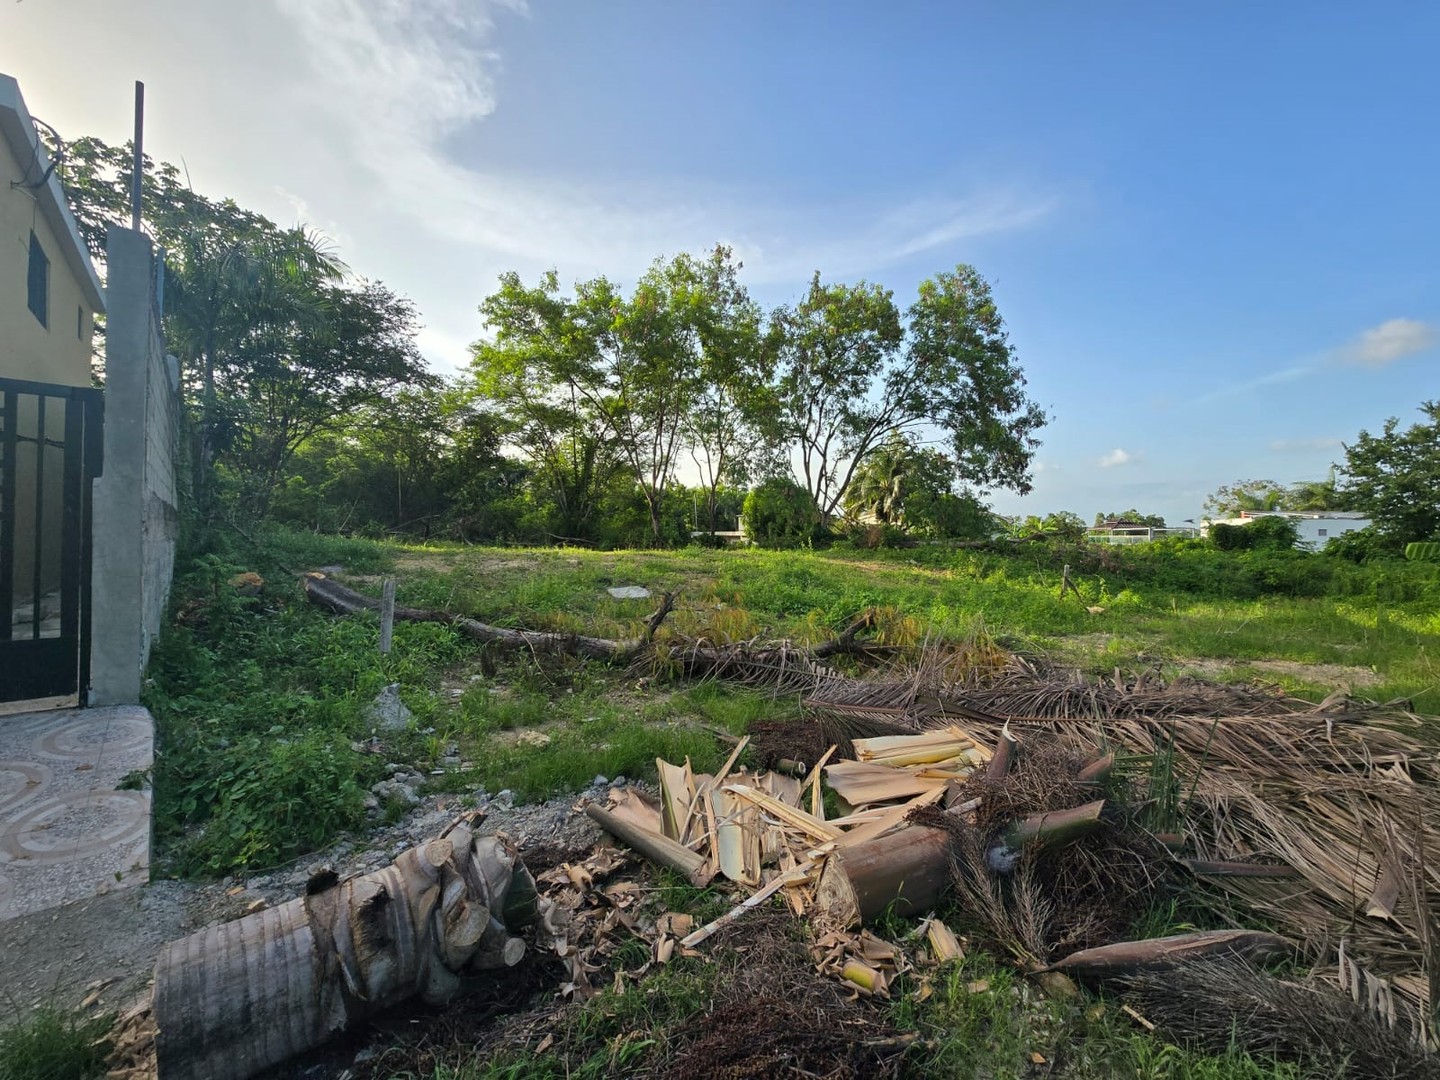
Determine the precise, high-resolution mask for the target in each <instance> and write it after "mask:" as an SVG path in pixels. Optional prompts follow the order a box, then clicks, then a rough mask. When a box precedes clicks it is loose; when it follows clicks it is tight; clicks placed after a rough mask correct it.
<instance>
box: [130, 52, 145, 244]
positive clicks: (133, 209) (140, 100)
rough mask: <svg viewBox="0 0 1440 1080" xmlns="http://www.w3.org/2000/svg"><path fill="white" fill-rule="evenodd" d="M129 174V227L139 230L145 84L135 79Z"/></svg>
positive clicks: (143, 150) (142, 172)
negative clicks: (132, 147)
mask: <svg viewBox="0 0 1440 1080" xmlns="http://www.w3.org/2000/svg"><path fill="white" fill-rule="evenodd" d="M132 170H133V171H132V172H131V176H130V227H131V228H132V229H134V230H135V231H136V232H139V231H140V181H141V178H142V177H144V175H145V84H144V83H143V82H141V81H140V80H139V79H136V80H135V163H134V165H133V166H132Z"/></svg>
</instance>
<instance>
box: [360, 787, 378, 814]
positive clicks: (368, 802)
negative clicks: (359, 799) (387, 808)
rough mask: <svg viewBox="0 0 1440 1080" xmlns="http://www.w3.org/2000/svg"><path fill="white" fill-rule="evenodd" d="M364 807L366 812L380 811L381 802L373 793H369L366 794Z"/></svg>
mask: <svg viewBox="0 0 1440 1080" xmlns="http://www.w3.org/2000/svg"><path fill="white" fill-rule="evenodd" d="M364 805H365V809H366V810H379V809H380V800H379V799H377V798H376V797H375V796H374V794H373V793H371V792H368V791H367V792H366V793H365V801H364Z"/></svg>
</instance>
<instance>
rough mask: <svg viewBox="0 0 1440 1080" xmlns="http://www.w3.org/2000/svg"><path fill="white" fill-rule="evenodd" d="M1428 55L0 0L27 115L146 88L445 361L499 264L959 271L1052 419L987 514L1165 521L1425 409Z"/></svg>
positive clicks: (1434, 12)
mask: <svg viewBox="0 0 1440 1080" xmlns="http://www.w3.org/2000/svg"><path fill="white" fill-rule="evenodd" d="M122 8H123V10H122ZM181 41H183V42H184V43H185V47H184V48H177V47H176V42H181ZM1437 41H1440V6H1437V5H1427V4H1421V3H1404V4H1386V3H1375V4H1369V5H1364V6H1361V5H1356V4H1326V3H1314V2H1307V3H1303V4H1302V3H1298V2H1296V3H1288V4H1280V3H1274V4H1205V5H1200V4H1195V5H1189V6H1188V8H1186V9H1183V10H1182V8H1181V6H1180V5H1155V4H1141V3H1134V4H1124V3H1091V4H1083V5H1080V4H1071V3H1050V4H1046V3H1031V4H1014V3H991V4H976V3H957V4H950V5H942V4H918V3H916V4H903V3H901V4H890V5H884V6H880V5H873V4H850V3H833V2H832V3H823V4H821V3H799V2H794V3H786V4H774V3H760V2H755V3H749V2H738V0H736V2H731V3H728V4H724V5H718V4H716V5H699V4H684V3H680V4H677V3H673V2H671V3H632V2H624V0H617V2H614V3H609V4H599V3H579V2H574V3H544V2H540V0H532V2H531V3H529V4H528V5H520V4H511V3H503V4H502V3H486V2H481V0H424V2H422V0H273V2H272V0H253V2H250V3H246V4H221V3H218V2H216V3H193V2H187V0H131V2H129V3H127V4H125V5H118V4H114V3H113V2H111V0H70V2H68V3H65V4H60V3H56V2H54V0H50V2H48V3H42V2H40V0H26V2H24V3H20V4H5V5H0V70H4V71H6V72H7V73H10V74H13V75H15V76H17V77H18V78H19V79H20V82H21V86H22V89H23V90H24V92H25V94H26V96H27V99H28V101H29V103H30V107H31V110H32V111H33V112H34V113H35V114H36V115H37V116H39V117H41V118H43V119H46V120H48V121H50V122H51V123H53V124H56V125H57V126H58V127H60V128H61V130H62V131H63V132H65V133H67V134H81V133H95V134H99V135H101V136H102V137H105V138H108V139H112V140H117V141H118V140H121V139H123V138H124V137H125V135H126V132H127V130H128V108H129V98H130V88H129V87H130V80H132V79H134V78H142V79H145V80H146V82H147V87H148V94H149V129H148V135H147V140H148V142H147V145H148V147H149V148H151V149H152V150H153V152H155V153H156V154H157V155H159V156H162V157H165V158H168V159H171V160H179V159H181V158H182V157H183V158H184V160H185V163H186V165H187V166H188V168H189V169H190V172H191V175H192V177H194V180H195V183H196V186H197V187H198V188H200V189H201V190H204V191H207V192H212V193H222V194H233V195H235V196H236V197H237V198H238V199H240V200H241V201H242V202H244V203H247V204H248V205H253V206H256V207H258V208H260V209H263V210H265V211H267V212H269V213H271V214H272V215H273V216H275V217H277V218H278V219H280V220H282V221H293V220H296V219H297V218H303V219H305V220H307V221H310V222H313V223H314V224H316V225H318V226H319V227H320V228H322V229H324V230H326V231H327V232H329V233H330V234H331V235H332V236H334V237H335V238H336V240H337V242H338V243H339V244H340V246H341V250H342V253H343V254H344V256H345V257H346V258H347V260H348V261H349V262H350V264H351V265H352V267H354V268H355V269H356V270H357V271H359V272H361V273H364V274H367V275H371V276H374V277H378V278H381V279H383V280H385V281H387V282H388V283H390V284H392V285H394V286H395V287H397V288H399V289H400V290H401V291H403V292H406V293H407V294H409V295H411V296H413V297H414V298H415V300H416V301H417V303H418V304H419V306H420V309H421V311H422V314H423V316H424V319H425V322H426V325H427V328H426V331H425V334H424V337H423V339H422V341H423V344H424V346H425V349H426V352H427V355H429V356H430V357H431V358H432V360H433V361H434V362H435V364H436V366H437V367H440V368H443V369H447V370H448V369H453V368H454V367H455V366H457V365H458V364H459V363H461V362H463V358H464V346H465V344H466V343H467V342H468V341H470V340H473V339H474V338H475V337H476V336H478V334H479V333H480V330H481V327H480V323H479V319H478V316H477V315H476V314H475V306H476V304H477V303H478V301H479V299H480V298H481V297H482V296H483V295H484V294H485V292H487V291H488V290H489V289H490V288H491V287H492V285H493V282H494V279H495V275H496V274H498V273H499V272H500V271H502V270H505V269H510V268H514V269H518V270H520V271H521V272H522V273H524V274H526V275H527V276H533V275H534V274H536V273H538V272H539V271H541V270H543V269H545V268H547V267H550V266H554V267H556V268H557V269H559V270H560V272H561V275H562V277H563V278H566V279H571V280H573V279H574V278H576V277H582V276H589V275H592V274H595V273H601V272H604V273H608V274H610V275H611V276H614V277H618V278H622V279H627V278H633V277H634V275H635V274H636V273H637V272H638V271H639V270H641V269H642V268H643V266H644V265H645V264H646V263H647V262H648V261H649V260H650V259H651V258H652V257H654V256H655V255H657V254H661V253H668V252H674V251H676V250H680V249H682V248H689V249H700V248H702V247H705V246H707V245H709V244H711V243H713V242H715V241H716V240H723V241H726V242H729V243H732V244H734V245H735V246H736V248H737V249H738V250H739V251H740V252H741V254H742V256H743V257H744V259H745V261H746V274H747V278H748V280H749V283H750V285H751V288H752V291H753V292H754V293H755V295H756V296H757V297H758V298H759V299H761V300H762V301H764V302H766V303H779V302H784V301H789V300H793V299H794V298H795V297H796V296H797V295H798V293H799V292H800V290H801V289H802V288H803V286H804V283H805V281H806V279H807V278H808V275H809V273H810V271H811V270H814V269H819V270H821V271H822V272H823V273H825V274H827V275H830V276H833V277H835V278H839V279H846V280H855V279H858V278H862V277H863V278H866V279H868V280H871V281H879V282H882V283H884V284H885V285H887V286H889V287H891V288H893V289H894V290H895V293H896V295H897V299H899V300H900V301H901V302H902V303H908V301H909V299H910V297H911V296H912V295H913V292H914V288H915V285H916V283H917V282H918V281H919V280H920V279H921V278H923V277H925V276H927V275H928V274H930V273H933V272H935V271H936V270H939V269H943V268H948V267H951V266H953V265H954V264H955V263H957V262H961V261H965V262H972V263H974V264H975V265H976V266H978V267H979V268H980V270H981V272H982V273H984V274H985V275H986V276H987V277H988V278H990V279H991V280H992V282H993V283H994V285H995V291H996V296H997V299H998V301H999V303H1000V307H1001V311H1002V312H1003V313H1004V315H1005V317H1006V319H1007V321H1008V323H1009V325H1010V330H1011V333H1012V337H1013V340H1014V343H1015V345H1016V348H1017V350H1018V353H1019V356H1020V359H1021V362H1022V363H1023V365H1024V367H1025V369H1026V371H1027V374H1028V375H1029V378H1030V384H1031V390H1032V392H1033V394H1034V396H1035V397H1036V399H1037V400H1039V401H1040V402H1041V404H1042V405H1044V406H1045V407H1046V408H1047V409H1048V410H1049V411H1050V413H1051V415H1052V422H1051V424H1050V425H1049V426H1048V427H1047V428H1046V429H1045V431H1044V433H1043V439H1044V444H1045V445H1044V447H1043V448H1042V450H1041V451H1040V454H1039V456H1038V460H1037V472H1036V477H1035V481H1036V483H1035V494H1034V495H1032V496H1031V497H1029V498H1027V499H1023V500H1021V499H1017V498H1014V497H1013V496H1006V495H1003V494H1002V495H998V496H997V498H996V504H997V506H998V507H999V508H1000V509H1002V510H1006V511H1016V510H1023V511H1026V512H1044V511H1047V510H1052V509H1070V510H1074V511H1076V512H1078V513H1081V514H1083V515H1085V516H1086V517H1089V516H1091V515H1093V514H1094V513H1095V512H1096V511H1097V510H1123V509H1126V508H1129V507H1131V506H1135V507H1138V508H1139V509H1141V510H1143V511H1147V512H1159V513H1164V514H1165V515H1167V516H1168V517H1169V518H1171V519H1172V521H1178V520H1181V519H1184V518H1189V517H1197V516H1198V512H1199V508H1200V503H1201V501H1202V500H1203V498H1204V496H1205V494H1206V493H1207V492H1208V491H1210V490H1213V489H1214V488H1215V487H1217V486H1218V485H1220V484H1222V483H1227V482H1229V481H1232V480H1234V479H1236V478H1239V477H1270V478H1274V479H1277V480H1281V481H1291V480H1298V479H1304V478H1312V477H1318V476H1322V475H1324V473H1325V471H1326V469H1327V468H1328V466H1329V464H1330V462H1332V461H1334V460H1337V459H1338V458H1339V457H1340V456H1341V453H1342V452H1341V449H1340V447H1339V443H1340V441H1341V440H1342V439H1350V438H1353V436H1354V434H1355V433H1356V432H1357V431H1358V430H1359V429H1361V428H1362V427H1364V428H1369V429H1370V430H1374V429H1376V428H1378V427H1379V426H1380V425H1381V424H1382V423H1383V422H1384V420H1385V418H1386V417H1387V416H1391V415H1399V416H1400V417H1401V418H1402V419H1403V420H1404V421H1405V422H1407V423H1408V422H1410V421H1411V420H1413V419H1414V418H1415V416H1416V414H1415V412H1414V409H1415V406H1416V405H1417V404H1418V403H1419V402H1420V401H1421V400H1422V399H1425V398H1427V397H1435V396H1440V380H1437V378H1436V375H1437V368H1440V348H1437V332H1436V329H1435V328H1436V326H1437V324H1440V258H1437V252H1440V214H1437V205H1436V204H1437V192H1440V140H1437V138H1436V137H1435V135H1434V130H1435V122H1434V117H1435V115H1436V111H1437V107H1440V63H1437V56H1436V42H1437ZM61 43H63V46H62V44H61Z"/></svg>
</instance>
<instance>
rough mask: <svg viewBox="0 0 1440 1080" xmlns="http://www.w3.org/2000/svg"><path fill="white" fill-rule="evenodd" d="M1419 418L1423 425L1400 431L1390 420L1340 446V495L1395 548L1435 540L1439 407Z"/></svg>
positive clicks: (1425, 406) (1430, 406)
mask: <svg viewBox="0 0 1440 1080" xmlns="http://www.w3.org/2000/svg"><path fill="white" fill-rule="evenodd" d="M1420 412H1421V413H1422V414H1423V415H1424V416H1425V417H1426V421H1422V422H1420V423H1416V424H1412V425H1411V426H1410V427H1408V428H1406V429H1404V430H1401V428H1400V421H1399V418H1398V417H1394V416H1392V417H1391V418H1390V419H1389V420H1386V421H1385V426H1384V428H1383V429H1382V430H1381V432H1380V434H1379V435H1371V434H1370V433H1369V432H1368V431H1361V432H1360V434H1359V435H1358V436H1357V437H1356V439H1355V442H1353V443H1349V444H1347V445H1346V446H1345V464H1344V466H1342V469H1341V481H1340V491H1341V493H1342V495H1343V496H1344V498H1345V499H1346V500H1347V503H1348V505H1349V506H1350V508H1352V509H1354V510H1356V511H1358V512H1360V513H1363V514H1365V515H1367V516H1368V517H1369V518H1370V519H1371V521H1373V522H1374V523H1375V527H1376V528H1377V529H1379V530H1380V531H1381V533H1383V534H1384V535H1385V536H1387V537H1388V538H1390V539H1391V540H1393V541H1396V542H1413V541H1421V540H1436V539H1440V401H1426V402H1423V403H1422V404H1421V405H1420ZM1427 421H1428V422H1427Z"/></svg>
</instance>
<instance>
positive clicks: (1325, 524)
mask: <svg viewBox="0 0 1440 1080" xmlns="http://www.w3.org/2000/svg"><path fill="white" fill-rule="evenodd" d="M1262 517H1283V518H1289V519H1290V520H1291V521H1293V522H1295V531H1296V532H1298V533H1299V534H1300V546H1301V547H1302V548H1305V549H1306V550H1308V551H1319V550H1320V549H1321V548H1323V547H1324V546H1325V542H1326V541H1327V540H1331V539H1333V538H1334V537H1337V536H1344V535H1345V534H1346V533H1351V532H1355V531H1356V530H1357V529H1364V528H1366V527H1368V526H1369V524H1370V519H1369V518H1368V517H1366V516H1365V515H1364V514H1352V513H1349V512H1347V511H1343V510H1241V511H1240V516H1239V517H1233V518H1223V519H1221V520H1219V521H1206V522H1205V523H1204V524H1203V525H1201V527H1200V532H1201V535H1203V536H1208V535H1209V534H1210V526H1211V525H1248V524H1250V522H1252V521H1254V520H1255V519H1256V518H1262Z"/></svg>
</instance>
